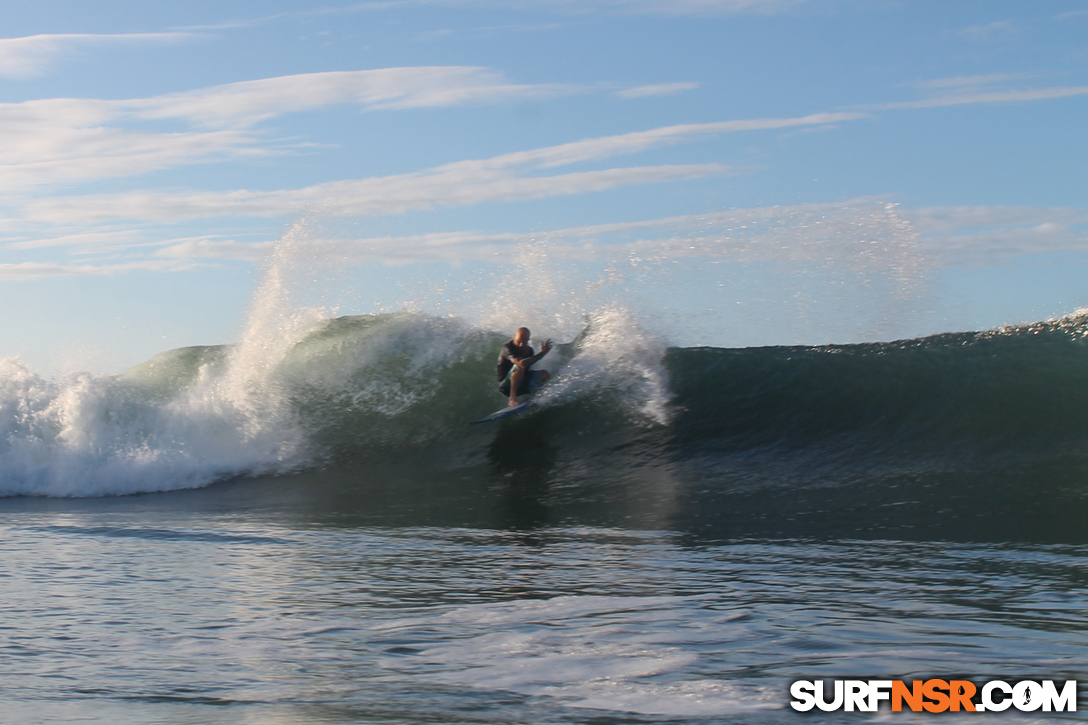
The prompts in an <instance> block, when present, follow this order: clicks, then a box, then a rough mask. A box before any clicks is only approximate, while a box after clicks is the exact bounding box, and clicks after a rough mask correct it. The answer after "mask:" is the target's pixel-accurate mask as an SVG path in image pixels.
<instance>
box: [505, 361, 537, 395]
mask: <svg viewBox="0 0 1088 725" xmlns="http://www.w3.org/2000/svg"><path fill="white" fill-rule="evenodd" d="M513 374H514V368H510V372H508V373H507V374H506V377H505V378H503V380H502V382H501V383H499V392H500V393H502V394H503V395H505V396H507V397H509V396H510V376H511V375H513ZM543 376H544V373H543V372H542V371H540V370H530V371H529V374H528V375H526V376H524V377H523V378H522V379H521V385H519V386H518V392H517V394H518V395H529V394H530V393H535V392H536V391H538V390H540V386H541V385H542V384H543V381H542V380H541V378H542V377H543Z"/></svg>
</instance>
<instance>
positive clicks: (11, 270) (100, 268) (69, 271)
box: [0, 260, 198, 282]
mask: <svg viewBox="0 0 1088 725" xmlns="http://www.w3.org/2000/svg"><path fill="white" fill-rule="evenodd" d="M196 266H198V265H197V264H194V263H193V262H190V261H180V260H141V261H137V262H125V263H122V264H57V263H53V262H21V263H18V264H0V281H4V282H30V281H33V280H38V279H44V278H47V277H81V276H82V277H85V276H94V277H109V276H113V275H118V274H126V273H129V272H148V271H151V272H168V271H170V272H178V271H183V270H188V269H193V268H194V267H196Z"/></svg>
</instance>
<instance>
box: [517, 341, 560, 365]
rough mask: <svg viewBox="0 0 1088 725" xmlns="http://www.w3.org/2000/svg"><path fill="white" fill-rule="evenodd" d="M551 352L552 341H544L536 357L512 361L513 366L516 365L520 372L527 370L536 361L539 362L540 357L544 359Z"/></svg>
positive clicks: (531, 356)
mask: <svg viewBox="0 0 1088 725" xmlns="http://www.w3.org/2000/svg"><path fill="white" fill-rule="evenodd" d="M551 350H552V341H551V339H548V340H545V341H544V346H543V347H541V348H540V352H538V353H537V354H536V355H530V356H529V357H523V358H518V359H517V360H514V364H515V365H517V366H518V367H519V368H521V369H522V370H528V369H529V368H531V367H532V366H533V365H535V364H536V362H537V361H538V360H540V359H541V358H542V357H544V356H545V355H547V354H548V353H549V352H551Z"/></svg>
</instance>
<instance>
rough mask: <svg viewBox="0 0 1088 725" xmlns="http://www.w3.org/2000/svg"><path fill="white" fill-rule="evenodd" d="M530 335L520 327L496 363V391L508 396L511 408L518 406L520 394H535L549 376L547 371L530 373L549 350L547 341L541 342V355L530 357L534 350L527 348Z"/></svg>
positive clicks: (550, 344)
mask: <svg viewBox="0 0 1088 725" xmlns="http://www.w3.org/2000/svg"><path fill="white" fill-rule="evenodd" d="M531 334H532V333H530V332H529V328H528V327H519V328H518V331H517V332H516V333H515V334H514V339H513V340H511V341H510V342H508V343H506V344H505V345H503V346H502V350H501V351H500V352H499V364H498V367H497V368H496V370H495V372H496V374H497V375H498V379H499V392H501V393H502V394H503V395H508V396H510V403H509V407H511V408H513V407H514V406H516V405H517V404H518V396H519V395H528V394H529V393H535V392H536V391H537V390H539V389H540V386H541V385H543V384H544V383H546V382H547V381H548V378H550V377H551V373H549V372H548V371H547V370H530V368H532V367H533V364H534V363H536V361H537V360H539V359H540V358H542V357H544V356H545V355H547V354H548V353H549V352H550V351H551V349H552V341H551V340H550V339H548V340H545V341H544V344H543V345H542V346H541V348H540V352H539V353H537V354H533V348H531V347H529V338H530V336H531Z"/></svg>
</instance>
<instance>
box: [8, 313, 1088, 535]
mask: <svg viewBox="0 0 1088 725" xmlns="http://www.w3.org/2000/svg"><path fill="white" fill-rule="evenodd" d="M289 327H290V332H289V334H285V333H284V332H283V329H284V328H283V327H282V326H281V327H280V328H278V329H279V332H278V333H277V334H276V335H275V336H274V339H272V340H264V339H262V340H261V341H260V345H259V346H258V347H257V352H254V349H255V348H254V345H253V343H252V341H250V342H247V341H245V340H243V341H242V342H241V343H239V344H238V345H235V346H231V347H227V346H215V347H200V348H185V349H180V350H173V351H170V352H167V353H164V354H162V355H159V356H157V357H155V358H153V359H152V360H150V361H148V362H147V363H144V364H142V365H140V366H137V367H136V368H134V369H132V370H130V371H128V372H127V373H125V374H124V375H121V376H94V375H89V374H77V375H69V376H66V377H62V378H58V379H55V380H45V379H42V378H40V377H38V376H36V375H35V374H33V373H32V372H30V371H29V370H27V369H26V368H25V367H24V366H22V365H21V364H20V363H18V362H17V361H14V360H7V361H3V362H2V363H0V426H2V430H0V432H2V434H3V437H2V441H3V442H2V443H0V494H2V495H6V496H13V495H30V496H63V497H87V496H100V495H116V494H128V493H136V492H150V491H165V490H171V489H180V488H194V487H200V486H204V485H206V484H209V483H211V482H214V481H217V480H222V479H226V478H231V477H237V476H260V475H264V474H281V475H282V474H288V473H292V472H298V471H304V470H326V471H336V470H343V469H347V468H351V469H352V470H354V471H356V472H357V473H358V472H359V471H360V470H363V471H366V470H368V469H369V468H373V469H374V470H375V471H377V470H378V469H381V470H383V471H386V473H387V474H388V472H389V471H394V472H395V471H398V470H400V471H401V472H402V473H401V474H400V475H401V476H402V477H404V478H409V477H413V476H419V475H427V476H438V477H439V478H443V479H444V480H453V479H459V480H460V479H464V478H466V477H467V478H475V479H478V480H484V481H495V480H504V479H513V480H514V481H521V482H522V483H523V484H524V485H527V486H530V487H534V486H535V487H536V489H535V490H536V491H537V493H538V494H540V495H539V496H537V498H538V502H539V501H541V500H542V501H545V502H546V504H547V506H546V508H548V510H549V513H547V514H546V518H549V520H554V519H559V520H566V521H572V520H573V521H588V522H594V523H610V522H611V523H615V522H616V521H617V520H620V519H622V520H623V521H625V522H627V523H630V524H632V525H637V526H651V527H654V526H666V527H679V528H681V529H687V530H692V531H702V532H705V533H708V534H711V535H715V536H733V537H735V536H749V535H760V536H768V535H771V536H786V537H793V536H821V535H830V534H833V535H843V534H850V535H879V536H893V535H894V536H900V537H901V536H909V535H911V534H912V533H914V534H918V535H922V534H925V535H934V534H937V535H947V536H953V537H959V538H963V537H968V538H971V537H976V536H977V537H983V538H986V537H990V536H997V535H998V529H1000V532H1001V537H1002V538H1004V539H1005V540H1008V539H1009V538H1010V537H1016V536H1021V537H1026V538H1036V539H1037V538H1042V539H1055V540H1061V541H1065V540H1078V541H1079V540H1082V539H1083V538H1084V535H1083V534H1081V533H1080V532H1081V530H1082V529H1083V528H1084V527H1083V526H1082V525H1081V522H1082V521H1083V520H1084V519H1083V515H1084V514H1085V513H1088V511H1086V506H1085V503H1084V500H1085V493H1086V492H1088V490H1086V489H1088V487H1086V486H1085V474H1086V473H1088V447H1086V445H1085V438H1086V433H1088V390H1086V387H1085V386H1084V384H1083V381H1084V380H1085V379H1088V339H1086V337H1088V317H1085V316H1083V315H1080V316H1072V317H1068V318H1063V319H1061V320H1055V321H1049V322H1042V323H1038V324H1034V325H1030V326H1024V327H1015V328H1006V329H1001V330H994V331H988V332H980V333H962V334H949V335H939V336H934V337H928V338H923V339H916V340H906V341H898V342H891V343H871V344H861V345H846V346H823V347H768V348H749V349H719V348H686V349H679V348H667V347H665V346H664V344H663V343H662V342H661V341H660V340H658V339H655V338H653V337H652V336H649V335H646V334H644V333H642V332H640V331H639V329H638V327H637V325H636V324H635V323H634V322H633V321H632V320H631V318H630V316H628V315H626V314H625V313H624V311H623V310H622V309H605V310H602V311H600V312H599V313H598V314H596V315H595V316H593V317H592V318H591V319H590V320H589V323H588V326H587V327H586V329H585V330H584V331H583V332H582V334H580V335H579V336H578V337H577V338H576V339H574V340H573V341H572V342H569V343H566V344H562V345H560V346H559V347H558V349H557V351H556V352H555V353H553V355H551V356H549V358H547V359H546V360H545V361H544V362H543V363H542V364H543V365H544V366H545V367H549V368H551V369H552V371H553V373H554V374H555V379H554V382H553V383H551V384H549V386H547V387H546V388H545V390H544V391H543V392H542V394H541V395H540V396H539V402H540V406H539V407H538V408H537V410H536V411H535V412H533V413H531V414H528V415H524V416H519V417H517V418H514V419H511V420H508V421H505V422H502V423H497V424H492V425H487V426H468V425H467V421H469V420H473V419H476V418H479V417H482V416H483V415H485V414H487V413H489V412H491V411H493V410H495V409H497V408H499V407H501V406H502V404H503V402H504V401H503V399H502V397H501V396H500V395H499V394H498V393H497V392H496V390H495V387H496V386H495V383H494V379H493V370H494V360H495V357H496V354H497V350H498V348H499V346H500V345H501V344H502V343H503V342H504V341H505V339H506V337H507V336H506V335H500V334H498V333H494V332H491V331H487V330H484V329H481V328H479V327H475V326H472V325H470V324H468V323H466V322H464V321H461V320H458V319H455V318H442V317H433V316H427V315H423V314H415V313H408V312H401V313H395V314H384V315H367V316H353V317H341V318H337V319H324V320H321V319H313V318H306V317H305V316H304V317H301V318H297V319H294V320H293V322H292V325H291V326H289ZM273 348H274V349H273ZM421 471H422V472H423V473H421ZM329 475H330V476H332V475H333V474H332V473H330V474H329ZM393 477H394V478H396V474H395V473H394V474H393ZM362 478H364V479H365V476H362ZM525 482H528V483H525ZM358 485H364V484H361V483H360V484H358ZM519 485H522V484H519Z"/></svg>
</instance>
